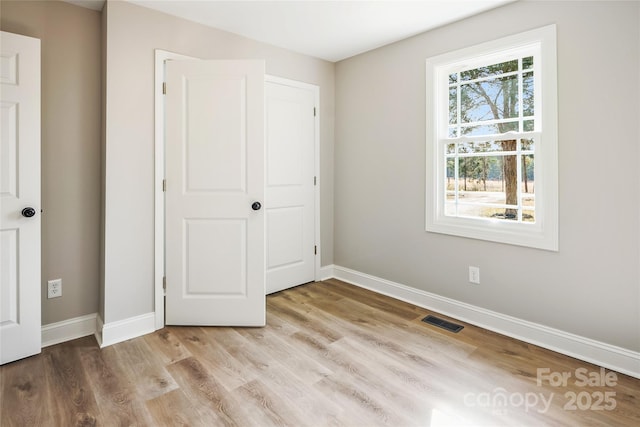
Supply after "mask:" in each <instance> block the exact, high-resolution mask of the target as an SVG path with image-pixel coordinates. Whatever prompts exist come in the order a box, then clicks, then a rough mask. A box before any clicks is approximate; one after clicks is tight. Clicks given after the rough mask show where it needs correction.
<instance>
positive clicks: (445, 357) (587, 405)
mask: <svg viewBox="0 0 640 427" xmlns="http://www.w3.org/2000/svg"><path fill="white" fill-rule="evenodd" d="M267 306H268V308H267V322H268V326H267V327H265V328H255V329H253V328H249V329H242V328H200V327H167V328H165V329H163V330H160V331H157V332H156V333H153V334H150V335H146V336H144V337H140V338H136V339H133V340H130V341H127V342H123V343H120V344H116V345H113V346H110V347H107V348H105V349H102V350H101V349H99V348H98V346H97V345H96V343H95V340H94V339H93V337H86V338H82V339H78V340H75V341H71V342H67V343H64V344H59V345H56V346H52V347H48V348H45V349H43V352H42V354H41V355H38V356H34V357H31V358H28V359H25V360H22V361H19V362H15V363H11V364H8V365H5V366H3V367H1V368H0V405H1V406H0V409H1V411H2V413H1V415H0V425H2V427H8V426H65V427H66V426H74V425H83V426H85V425H86V426H88V425H105V426H133V425H138V426H171V425H191V426H227V425H229V426H233V425H237V426H270V425H281V426H377V425H391V426H394V427H400V426H414V425H419V426H431V427H442V426H456V427H457V426H464V425H469V426H471V425H474V426H476V425H486V426H500V425H508V426H516V425H517V426H520V425H531V426H546V425H550V426H555V425H564V426H639V425H640V380H637V379H634V378H631V377H628V376H625V375H622V374H616V373H611V374H608V375H609V385H602V386H595V385H594V386H587V385H584V386H581V385H580V382H581V379H582V377H584V376H585V375H590V374H592V375H594V376H597V377H598V378H599V375H600V368H598V367H597V366H594V365H590V364H588V363H584V362H581V361H578V360H575V359H572V358H569V357H566V356H562V355H559V354H557V353H553V352H551V351H548V350H544V349H542V348H539V347H535V346H532V345H529V344H525V343H523V342H520V341H516V340H513V339H510V338H506V337H504V336H501V335H498V334H495V333H492V332H488V331H486V330H483V329H480V328H476V327H473V326H471V325H465V324H464V323H463V325H464V326H465V328H464V329H463V330H462V331H461V332H459V333H458V334H453V333H450V332H447V331H444V330H442V329H439V328H436V327H433V326H430V325H427V324H425V323H423V322H421V321H420V320H421V319H422V318H423V317H424V316H426V315H427V314H431V313H430V312H429V311H428V310H424V309H421V308H418V307H415V306H412V305H410V304H406V303H403V302H400V301H397V300H394V299H391V298H387V297H384V296H381V295H378V294H375V293H372V292H369V291H366V290H362V289H359V288H356V287H353V286H350V285H347V284H345V283H342V282H339V281H337V280H329V281H326V282H319V283H313V284H309V285H304V286H300V287H298V288H295V289H291V290H287V291H284V292H280V293H277V294H274V295H271V296H269V297H268V298H267ZM442 317H444V316H442ZM450 320H453V319H450ZM458 323H460V322H458ZM538 369H547V370H548V371H545V372H547V373H548V374H549V375H551V377H553V378H555V377H556V376H560V375H562V374H563V373H564V374H565V375H566V373H568V374H570V375H571V377H570V378H568V381H567V385H566V386H553V384H550V383H549V381H548V380H547V377H545V378H543V379H542V384H541V385H538V384H537V382H538ZM580 369H583V370H580ZM576 370H578V371H576ZM583 371H584V372H583ZM608 372H610V371H606V373H608ZM583 374H585V375H583ZM605 375H606V374H605ZM612 377H615V378H616V379H615V384H612ZM576 381H578V384H576ZM593 381H595V377H594V379H593ZM572 393H573V394H572ZM605 393H608V394H605ZM611 393H613V395H612V394H611ZM574 396H575V399H574ZM572 400H575V402H573V403H575V408H576V409H575V410H572V406H571V404H572ZM545 402H546V403H545ZM547 404H548V405H549V406H548V407H547V406H546V405H547ZM567 405H569V406H567ZM614 405H615V408H613V409H612V410H610V409H611V407H612V406H614ZM581 408H582V409H581Z"/></svg>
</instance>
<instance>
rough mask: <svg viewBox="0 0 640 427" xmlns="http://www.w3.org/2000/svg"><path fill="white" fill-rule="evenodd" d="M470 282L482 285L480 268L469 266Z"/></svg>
mask: <svg viewBox="0 0 640 427" xmlns="http://www.w3.org/2000/svg"><path fill="white" fill-rule="evenodd" d="M469 282H471V283H475V284H476V285H479V284H480V267H474V266H472V265H470V266H469Z"/></svg>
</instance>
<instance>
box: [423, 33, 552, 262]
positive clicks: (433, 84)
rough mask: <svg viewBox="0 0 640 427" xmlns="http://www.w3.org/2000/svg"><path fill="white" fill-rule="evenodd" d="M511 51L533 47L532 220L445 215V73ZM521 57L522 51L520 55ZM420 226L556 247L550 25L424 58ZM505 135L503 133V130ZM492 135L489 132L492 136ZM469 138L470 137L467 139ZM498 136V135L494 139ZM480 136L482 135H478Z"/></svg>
mask: <svg viewBox="0 0 640 427" xmlns="http://www.w3.org/2000/svg"><path fill="white" fill-rule="evenodd" d="M514 52H516V53H522V52H536V60H534V76H535V79H536V85H535V86H534V91H535V92H534V102H535V109H534V110H535V127H534V132H527V134H535V166H534V168H535V169H534V176H535V209H536V220H535V223H524V222H516V221H507V220H500V219H491V218H475V217H473V218H472V217H458V216H447V215H445V213H444V212H445V211H444V209H445V198H446V178H445V177H446V162H445V146H446V144H447V143H452V142H462V141H464V140H466V139H469V138H468V137H467V138H465V137H460V138H449V135H448V124H449V74H451V73H453V72H457V71H460V70H463V69H472V68H476V66H478V67H479V66H483V65H487V64H490V63H500V62H503V60H504V58H505V57H507V56H509V55H513V54H514ZM525 56H526V55H525ZM426 88H427V105H426V107H427V108H426V113H427V116H426V124H427V132H426V137H427V141H426V144H427V147H426V148H427V149H426V155H427V156H426V157H427V158H426V166H427V176H426V179H427V182H426V193H427V194H426V230H427V231H428V232H435V233H443V234H450V235H454V236H461V237H468V238H473V239H481V240H487V241H492V242H500V243H507V244H513V245H519V246H527V247H532V248H539V249H546V250H551V251H557V250H558V136H557V134H558V119H557V117H558V113H557V109H558V107H557V104H558V102H557V99H558V96H557V59H556V27H555V25H549V26H546V27H542V28H539V29H535V30H531V31H527V32H524V33H520V34H516V35H513V36H509V37H504V38H501V39H498V40H494V41H491V42H487V43H482V44H479V45H476V46H472V47H468V48H464V49H460V50H456V51H453V52H449V53H445V54H442V55H438V56H434V57H431V58H428V59H427V60H426ZM504 135H505V136H508V135H509V133H507V134H504ZM494 137H495V136H494ZM472 139H473V138H472ZM496 139H499V138H496ZM484 140H487V138H486V137H484Z"/></svg>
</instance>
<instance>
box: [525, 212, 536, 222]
mask: <svg viewBox="0 0 640 427" xmlns="http://www.w3.org/2000/svg"><path fill="white" fill-rule="evenodd" d="M522 221H523V222H536V213H535V211H529V210H524V211H522Z"/></svg>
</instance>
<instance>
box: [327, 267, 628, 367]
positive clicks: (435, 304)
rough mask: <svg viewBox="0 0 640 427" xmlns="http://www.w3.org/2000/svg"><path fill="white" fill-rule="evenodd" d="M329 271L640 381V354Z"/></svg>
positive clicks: (382, 281) (386, 282)
mask: <svg viewBox="0 0 640 427" xmlns="http://www.w3.org/2000/svg"><path fill="white" fill-rule="evenodd" d="M329 268H331V269H332V270H333V277H335V278H336V279H339V280H342V281H344V282H347V283H351V284H353V285H356V286H359V287H362V288H365V289H369V290H371V291H374V292H378V293H380V294H384V295H387V296H390V297H393V298H396V299H399V300H401V301H406V302H408V303H411V304H414V305H417V306H419V307H423V308H426V309H429V310H433V311H437V312H439V313H442V314H444V315H447V316H450V317H453V318H456V319H460V320H461V321H463V322H467V323H470V324H473V325H476V326H479V327H481V328H484V329H488V330H490V331H494V332H497V333H499V334H502V335H506V336H509V337H512V338H515V339H518V340H520V341H524V342H527V343H530V344H534V345H537V346H540V347H543V348H546V349H549V350H552V351H556V352H558V353H562V354H565V355H567V356H571V357H575V358H576V359H580V360H584V361H586V362H589V363H594V364H596V365H599V366H603V367H605V368H609V369H613V370H614V371H618V372H621V373H623V374H626V375H630V376H632V377H635V378H640V353H639V352H635V351H631V350H628V349H625V348H622V347H617V346H613V345H610V344H607V343H603V342H600V341H595V340H592V339H590V338H585V337H582V336H579V335H575V334H571V333H568V332H564V331H561V330H558V329H553V328H549V327H547V326H544V325H540V324H537V323H533V322H529V321H526V320H522V319H518V318H516V317H512V316H507V315H504V314H501V313H498V312H495V311H491V310H487V309H484V308H481V307H477V306H474V305H471V304H467V303H464V302H460V301H456V300H453V299H450V298H445V297H442V296H439V295H436V294H432V293H429V292H426V291H423V290H420V289H416V288H412V287H409V286H405V285H402V284H400V283H395V282H392V281H389V280H385V279H381V278H379V277H375V276H371V275H369V274H365V273H361V272H359V271H355V270H351V269H348V268H344V267H340V266H336V265H334V266H330V267H323V269H327V272H328V271H329Z"/></svg>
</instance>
